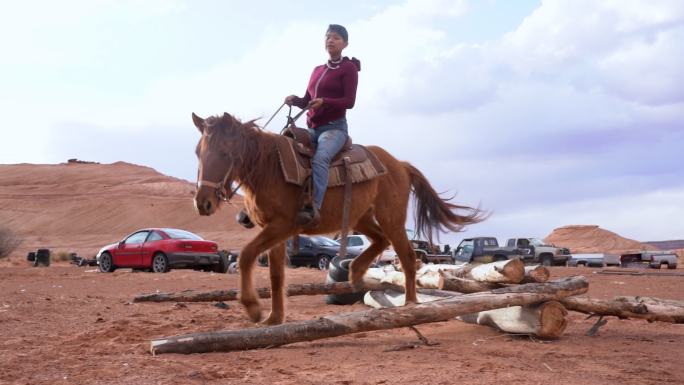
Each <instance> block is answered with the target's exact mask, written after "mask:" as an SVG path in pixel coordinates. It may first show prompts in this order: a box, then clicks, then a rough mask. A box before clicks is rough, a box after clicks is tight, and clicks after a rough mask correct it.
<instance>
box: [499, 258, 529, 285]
mask: <svg viewBox="0 0 684 385" xmlns="http://www.w3.org/2000/svg"><path fill="white" fill-rule="evenodd" d="M501 274H502V275H503V276H504V277H506V278H508V280H509V282H510V283H520V282H522V280H523V279H524V278H525V264H524V263H523V261H522V260H521V259H519V258H515V259H511V260H509V261H508V262H507V263H506V264H505V265H504V266H503V268H502V269H501Z"/></svg>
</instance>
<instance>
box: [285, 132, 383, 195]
mask: <svg viewBox="0 0 684 385" xmlns="http://www.w3.org/2000/svg"><path fill="white" fill-rule="evenodd" d="M277 143H278V157H279V159H280V168H281V170H282V172H283V176H284V177H285V181H286V182H288V183H293V184H296V185H298V186H304V183H305V182H306V180H307V178H309V176H310V175H311V158H308V157H305V156H303V155H302V154H301V153H300V151H298V150H297V148H296V146H297V145H298V144H297V143H295V141H294V140H292V138H290V137H287V136H279V138H278V141H277ZM353 147H354V149H353V150H351V151H350V153H353V156H351V161H350V166H349V168H350V175H351V180H352V183H359V182H365V181H368V180H371V179H373V178H375V177H377V176H379V175H383V174H385V173H387V169H386V168H385V165H384V164H382V162H380V160H379V159H378V158H377V156H375V154H374V153H372V152H371V151H369V150H368V149H367V148H366V147H364V146H361V145H358V144H354V145H353ZM346 153H348V152H347V151H345V152H343V153H341V154H338V155H337V156H336V157H335V159H333V162H332V164H331V166H330V173H329V174H328V187H336V186H343V185H344V183H345V180H344V178H343V176H344V162H343V161H342V158H343V157H344V156H345V154H346Z"/></svg>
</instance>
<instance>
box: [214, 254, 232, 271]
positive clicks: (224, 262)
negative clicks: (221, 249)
mask: <svg viewBox="0 0 684 385" xmlns="http://www.w3.org/2000/svg"><path fill="white" fill-rule="evenodd" d="M229 264H230V262H229V261H228V257H226V256H225V255H223V253H221V254H219V263H218V265H216V266H214V273H219V274H225V273H227V272H228V265H229Z"/></svg>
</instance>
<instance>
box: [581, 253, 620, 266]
mask: <svg viewBox="0 0 684 385" xmlns="http://www.w3.org/2000/svg"><path fill="white" fill-rule="evenodd" d="M568 266H572V267H577V266H584V267H605V266H620V256H619V255H615V254H604V253H588V254H573V255H572V257H571V258H570V259H569V260H568Z"/></svg>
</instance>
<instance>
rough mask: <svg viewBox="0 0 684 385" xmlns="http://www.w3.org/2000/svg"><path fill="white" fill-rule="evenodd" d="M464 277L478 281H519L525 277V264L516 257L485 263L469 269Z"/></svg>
mask: <svg viewBox="0 0 684 385" xmlns="http://www.w3.org/2000/svg"><path fill="white" fill-rule="evenodd" d="M465 278H469V279H472V280H474V281H479V282H492V283H520V282H521V281H522V280H523V278H525V264H524V263H523V261H521V260H520V259H518V258H514V259H509V260H507V261H499V262H493V263H485V264H482V265H478V266H475V267H473V268H472V269H470V270H469V271H468V272H467V274H466V275H465Z"/></svg>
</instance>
